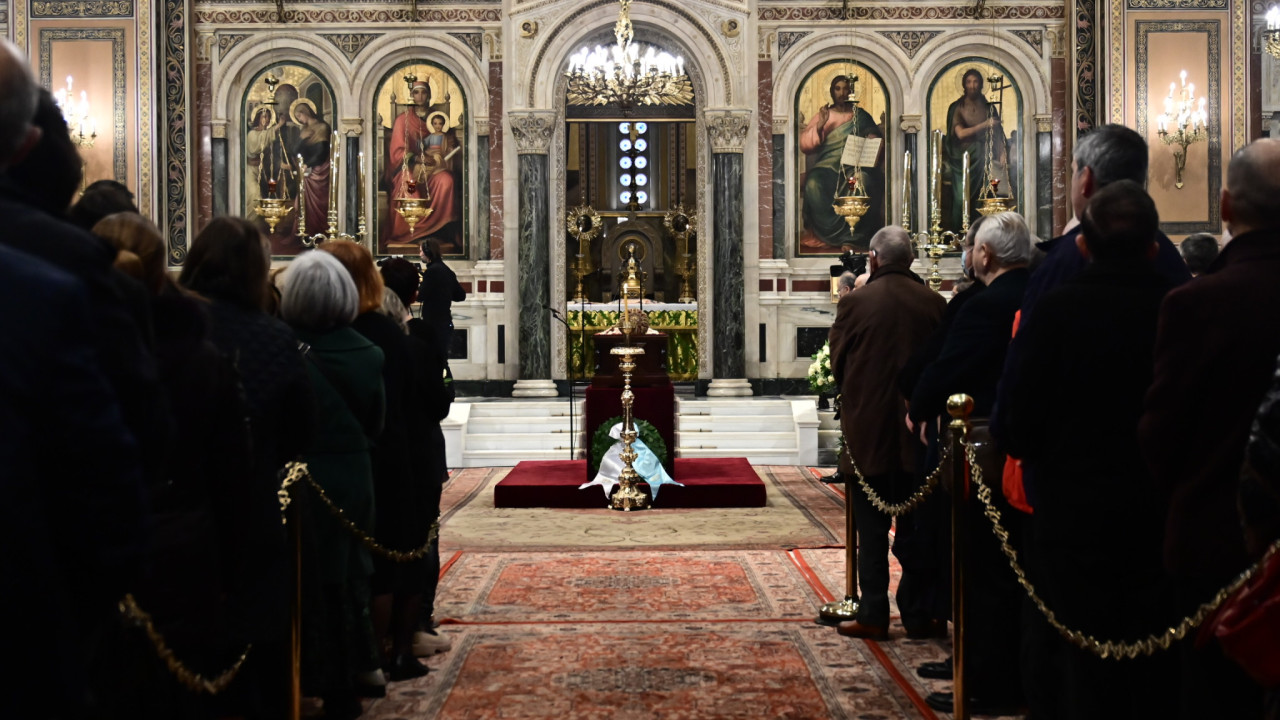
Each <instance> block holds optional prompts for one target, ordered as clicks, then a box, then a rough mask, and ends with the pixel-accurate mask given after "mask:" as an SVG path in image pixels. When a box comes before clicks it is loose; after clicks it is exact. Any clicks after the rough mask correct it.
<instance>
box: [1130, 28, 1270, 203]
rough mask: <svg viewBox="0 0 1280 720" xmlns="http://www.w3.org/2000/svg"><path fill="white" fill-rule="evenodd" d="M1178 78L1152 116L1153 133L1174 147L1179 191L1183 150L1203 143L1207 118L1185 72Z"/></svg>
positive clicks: (1184, 159)
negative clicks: (1159, 108) (1162, 105)
mask: <svg viewBox="0 0 1280 720" xmlns="http://www.w3.org/2000/svg"><path fill="white" fill-rule="evenodd" d="M1273 10H1275V9H1274V8H1273ZM1276 12H1277V15H1278V17H1277V22H1280V11H1276ZM1268 17H1270V16H1269V15H1268ZM1278 34H1280V33H1278ZM1179 77H1180V78H1181V80H1182V87H1178V84H1177V83H1172V82H1171V83H1169V96H1168V97H1166V98H1165V99H1164V112H1162V113H1160V114H1159V115H1157V116H1156V128H1157V130H1156V132H1157V133H1159V135H1160V139H1161V140H1163V141H1164V144H1165V145H1173V146H1174V148H1173V168H1174V175H1175V182H1174V187H1176V188H1178V189H1179V190H1181V189H1182V185H1183V183H1182V173H1183V171H1184V170H1186V167H1187V148H1188V147H1190V146H1191V145H1192V144H1194V143H1198V142H1200V141H1201V140H1204V139H1205V137H1206V133H1205V121H1206V120H1207V119H1208V115H1207V114H1206V113H1205V109H1204V105H1205V99H1204V97H1203V96H1202V97H1200V98H1199V101H1198V102H1197V100H1196V86H1195V83H1188V82H1187V71H1186V70H1183V71H1182V72H1181V73H1180V75H1179ZM1197 104H1198V105H1199V107H1198V108H1197Z"/></svg>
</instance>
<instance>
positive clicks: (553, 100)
mask: <svg viewBox="0 0 1280 720" xmlns="http://www.w3.org/2000/svg"><path fill="white" fill-rule="evenodd" d="M617 7H618V6H617V3H616V2H615V1H614V0H593V2H591V3H590V4H588V5H586V6H585V7H581V8H576V9H575V10H574V12H572V13H570V14H568V15H566V16H565V17H564V18H563V19H561V21H560V22H558V23H557V24H556V25H555V26H553V27H552V28H550V29H549V31H548V32H547V33H546V37H545V39H544V40H543V41H542V43H541V44H540V45H539V47H538V49H537V50H536V51H535V54H534V59H533V62H531V63H530V64H529V69H528V71H527V73H525V76H524V78H523V87H524V88H526V89H527V93H526V102H527V106H528V107H556V106H557V105H558V104H563V102H564V100H563V98H564V85H563V74H564V68H565V66H566V64H567V63H568V60H569V56H570V55H572V54H573V53H574V52H576V51H577V50H578V48H579V47H581V46H582V45H584V44H588V41H587V39H588V38H592V37H596V36H598V35H601V33H606V34H607V36H608V37H607V40H606V41H605V43H601V44H607V43H611V42H612V40H613V34H612V33H613V23H614V22H616V21H617V19H618V10H617ZM673 15H674V16H675V17H676V18H678V19H679V21H676V22H673V21H672V17H671V16H673ZM631 21H632V24H633V25H634V26H635V28H636V31H637V32H636V36H637V38H638V39H639V41H640V42H649V43H654V44H659V45H662V46H663V48H664V49H666V50H667V51H669V52H676V53H679V54H680V55H683V57H684V60H685V70H686V72H688V73H689V76H690V79H691V80H694V81H695V83H694V91H695V95H696V96H697V97H698V100H699V104H701V105H702V106H704V107H728V106H731V105H732V104H733V98H734V96H735V91H736V92H737V93H738V94H739V95H741V94H742V93H743V90H742V88H741V87H737V86H735V75H734V73H732V72H731V71H730V68H729V62H728V59H727V56H726V50H725V48H724V47H723V46H722V45H721V43H720V42H719V41H718V40H717V37H716V33H715V32H714V31H713V30H712V29H711V28H709V27H707V26H706V24H705V23H704V22H703V21H702V20H701V19H700V18H699V17H698V16H696V15H694V14H692V13H690V12H689V11H688V10H686V9H684V8H682V7H679V6H677V5H675V4H672V3H670V2H667V0H646V2H643V3H637V4H634V5H632V6H631ZM711 57H714V58H715V61H714V62H710V61H708V58H711ZM695 76H696V77H695ZM699 81H700V82H699Z"/></svg>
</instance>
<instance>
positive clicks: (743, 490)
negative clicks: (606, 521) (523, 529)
mask: <svg viewBox="0 0 1280 720" xmlns="http://www.w3.org/2000/svg"><path fill="white" fill-rule="evenodd" d="M586 464H587V461H586V460H526V461H524V462H522V463H520V464H519V465H516V466H515V467H514V468H513V469H512V470H511V472H510V473H508V474H507V477H506V478H504V479H503V480H502V482H499V483H498V484H497V485H496V486H494V488H493V506H494V507H499V508H535V507H544V508H602V507H604V506H605V504H606V499H605V496H604V491H602V490H601V489H600V488H599V487H589V488H586V489H584V490H579V489H578V486H579V485H582V484H583V483H585V482H587V480H588V479H589V478H587V477H586V475H587V468H586ZM673 479H674V480H675V481H676V482H679V483H684V485H685V486H684V487H678V486H675V485H665V486H663V488H662V489H661V490H660V491H659V492H658V502H657V503H655V504H654V507H656V508H728V507H764V506H765V501H766V496H765V486H764V483H763V482H762V481H761V480H760V476H759V475H757V474H756V471H755V470H754V469H752V467H751V463H749V462H747V460H746V458H676V460H675V473H674V476H673Z"/></svg>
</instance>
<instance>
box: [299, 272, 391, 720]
mask: <svg viewBox="0 0 1280 720" xmlns="http://www.w3.org/2000/svg"><path fill="white" fill-rule="evenodd" d="M358 309H359V295H358V292H357V290H356V285H355V282H354V281H353V280H352V278H351V275H350V274H349V273H348V272H347V270H346V268H345V267H343V265H342V263H340V262H339V261H338V260H337V258H335V257H334V256H332V255H330V254H329V253H323V252H308V253H304V254H303V255H301V256H300V257H299V258H298V259H297V260H294V261H293V263H292V265H290V267H289V270H288V271H287V272H286V273H285V276H284V291H283V297H282V299H281V306H280V310H281V315H282V316H283V317H284V320H285V322H287V323H289V325H291V326H292V327H293V329H294V331H295V332H296V333H297V334H298V339H299V340H300V341H301V342H302V343H303V347H304V351H303V355H304V356H305V358H306V365H307V375H308V377H309V378H310V381H311V387H312V389H313V391H314V393H315V397H316V417H315V422H316V424H317V428H316V433H315V435H314V436H313V439H312V443H311V446H310V447H309V448H308V449H307V451H306V452H305V453H304V454H303V458H304V460H306V462H307V464H308V466H309V467H310V469H311V475H312V477H314V478H315V481H316V482H317V483H319V485H320V487H321V488H323V489H324V492H325V494H326V495H328V497H329V499H331V500H332V501H333V502H334V503H335V504H336V505H337V506H338V507H340V508H342V510H343V512H344V513H345V514H346V517H347V519H349V520H351V521H352V522H353V523H355V524H356V526H357V527H359V528H360V529H361V530H362V531H364V532H365V533H366V534H372V532H373V522H374V505H373V465H372V461H371V459H370V452H369V451H370V448H371V446H372V443H373V440H374V439H375V438H376V437H377V436H378V435H379V433H381V432H382V422H383V408H384V407H385V405H386V398H385V395H384V391H383V387H382V364H383V355H382V351H381V350H380V349H378V348H377V347H376V346H375V345H374V344H373V343H371V342H370V341H369V340H367V339H365V337H364V336H363V335H361V334H360V333H358V332H356V331H355V330H354V329H352V327H351V322H352V321H353V320H354V319H355V318H356V313H357V311H358ZM309 506H310V508H311V511H312V512H311V513H310V515H309V517H308V518H307V519H306V520H307V522H306V524H305V527H307V528H308V532H306V533H304V536H303V537H304V538H310V539H311V544H310V546H309V548H308V549H309V550H311V555H310V556H309V557H308V558H307V560H310V562H304V566H303V572H304V579H303V583H304V585H308V586H309V587H308V589H310V590H314V591H315V592H316V594H311V593H307V595H308V596H309V597H311V598H315V599H316V601H315V602H311V603H307V604H305V605H304V610H309V611H308V612H306V613H305V615H304V619H307V620H309V623H308V627H307V628H306V630H304V644H303V648H304V651H305V652H304V675H303V677H304V680H306V681H307V683H308V686H307V687H306V690H307V691H308V692H309V693H311V694H319V695H320V696H321V697H322V698H323V699H324V711H325V717H326V718H356V717H359V716H360V713H361V711H362V708H361V705H360V700H359V697H358V696H357V692H356V685H357V682H358V683H359V684H361V685H364V686H370V685H378V684H379V681H380V680H382V678H381V671H380V669H379V662H378V656H377V652H376V646H375V644H374V640H373V627H372V625H371V624H370V621H369V576H370V574H372V572H373V564H372V562H371V560H370V557H369V551H368V550H366V549H365V548H364V547H363V546H362V545H361V544H360V543H359V541H357V540H356V539H355V538H354V537H353V536H352V535H351V533H349V532H347V531H346V530H345V529H344V528H342V527H341V526H340V525H339V524H338V521H337V519H336V518H334V517H333V515H332V514H330V513H329V512H328V510H326V509H325V507H324V506H323V505H322V504H321V503H319V502H313V503H310V504H309ZM317 586H318V587H317ZM317 595H318V597H317ZM308 641H310V642H309V643H308ZM381 684H383V685H385V681H384V680H383V681H382V682H381Z"/></svg>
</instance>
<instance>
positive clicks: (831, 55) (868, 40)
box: [773, 31, 913, 118]
mask: <svg viewBox="0 0 1280 720" xmlns="http://www.w3.org/2000/svg"><path fill="white" fill-rule="evenodd" d="M842 35H843V34H837V33H825V34H822V35H817V34H815V35H810V36H808V37H806V38H804V39H802V40H801V41H800V42H797V43H796V44H795V45H793V46H791V48H790V49H789V50H787V57H786V59H784V60H782V61H781V62H779V63H778V64H777V65H776V66H775V69H774V75H773V107H774V117H775V118H781V117H788V118H789V117H790V115H791V106H792V105H793V104H794V99H795V94H796V92H798V91H799V90H800V84H801V83H803V82H804V79H805V78H806V77H808V76H809V73H810V72H812V71H813V69H814V68H816V67H818V66H820V65H823V64H825V63H828V62H831V61H833V60H856V61H857V62H859V63H861V64H863V65H865V66H867V67H868V68H870V69H872V70H874V71H875V72H876V74H878V75H879V76H880V79H881V80H883V81H884V84H885V89H886V90H888V91H889V92H890V93H891V94H892V96H893V98H894V103H895V104H896V107H895V108H894V109H895V110H898V111H899V112H909V111H908V110H906V109H905V108H906V103H907V102H908V100H907V96H908V95H909V94H910V92H911V90H912V89H913V88H912V87H911V84H912V80H911V73H910V70H909V68H908V67H907V65H906V63H904V62H903V56H902V51H901V50H900V49H899V48H898V46H896V45H894V44H893V43H892V42H889V40H887V39H886V38H884V37H882V36H880V35H878V34H874V33H864V32H861V31H854V36H853V42H852V43H850V38H849V36H848V35H843V36H842ZM780 108H785V112H779V111H778V110H779V109H780Z"/></svg>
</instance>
